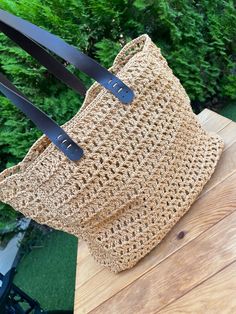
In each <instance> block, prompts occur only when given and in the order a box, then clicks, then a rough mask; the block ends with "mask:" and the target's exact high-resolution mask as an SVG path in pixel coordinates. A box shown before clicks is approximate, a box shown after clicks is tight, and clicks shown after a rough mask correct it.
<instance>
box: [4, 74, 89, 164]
mask: <svg viewBox="0 0 236 314" xmlns="http://www.w3.org/2000/svg"><path fill="white" fill-rule="evenodd" d="M0 91H1V92H2V93H3V94H4V95H5V96H6V97H7V98H9V99H10V100H11V101H12V102H13V103H14V104H15V105H16V107H17V108H19V109H20V110H21V111H22V112H23V113H24V114H25V115H26V116H27V117H28V118H29V119H30V120H32V121H33V123H34V124H35V125H36V126H37V127H38V128H39V129H40V130H41V131H42V132H43V133H45V134H46V135H47V137H48V138H49V139H50V140H51V141H52V142H53V143H54V144H55V145H56V146H57V147H58V148H59V149H60V150H61V151H62V152H63V153H64V154H65V155H66V156H67V157H68V158H69V159H70V160H72V161H77V160H79V159H80V158H81V157H82V156H83V149H82V148H81V147H79V146H78V145H77V144H76V143H75V142H74V141H73V140H72V139H71V138H70V137H69V135H68V134H67V133H66V132H65V131H64V130H63V129H62V128H61V127H60V126H59V125H58V124H57V123H56V122H55V121H54V120H52V119H51V118H50V117H49V116H47V115H46V114H45V113H44V112H43V111H41V110H40V109H38V108H37V107H35V106H34V105H33V104H32V103H31V102H30V101H29V100H28V99H27V98H26V97H25V96H24V95H23V94H22V93H21V92H20V91H19V90H18V89H17V88H16V87H15V86H14V85H13V84H12V83H11V82H10V81H9V80H8V79H7V78H6V77H5V76H4V75H3V74H1V73H0Z"/></svg>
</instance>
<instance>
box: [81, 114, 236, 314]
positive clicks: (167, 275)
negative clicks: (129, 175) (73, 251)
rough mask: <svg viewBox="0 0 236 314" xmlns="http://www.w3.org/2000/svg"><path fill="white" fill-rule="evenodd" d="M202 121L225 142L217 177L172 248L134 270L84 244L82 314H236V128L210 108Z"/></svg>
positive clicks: (167, 242) (172, 238)
mask: <svg viewBox="0 0 236 314" xmlns="http://www.w3.org/2000/svg"><path fill="white" fill-rule="evenodd" d="M198 117H199V120H200V122H201V124H202V125H203V127H204V128H205V129H207V130H209V131H214V132H217V133H219V134H220V135H221V136H222V138H223V139H224V142H225V148H224V152H223V154H222V156H221V159H220V161H219V163H218V166H217V169H216V171H215V173H214V174H213V176H212V178H211V179H210V181H208V183H207V184H206V185H205V187H204V190H203V191H202V193H201V194H200V195H199V197H198V199H197V200H196V201H195V203H194V204H193V205H192V207H191V209H190V210H189V212H188V213H187V214H186V215H185V216H184V217H183V218H182V219H181V220H180V221H179V222H178V224H177V225H176V226H175V227H174V228H173V229H172V230H171V231H170V233H169V234H168V235H167V236H166V238H165V239H164V241H163V242H162V243H161V244H160V245H158V246H157V247H156V248H155V249H154V250H153V251H152V252H151V253H150V254H148V255H147V256H146V257H145V258H144V259H143V260H142V261H141V262H139V263H138V264H137V265H136V266H135V267H134V268H132V269H130V270H127V271H124V272H121V273H119V274H117V275H116V274H113V273H111V272H109V271H108V270H106V269H103V268H102V267H100V266H99V265H97V264H96V263H95V262H94V260H93V258H92V257H91V256H90V255H89V254H88V249H87V247H86V245H85V243H84V242H83V241H80V242H79V246H78V260H77V276H76V277H77V278H76V290H75V313H76V314H81V313H101V314H116V313H119V314H129V313H132V314H138V313H141V314H150V313H173V314H176V313H177V314H178V313H189V314H196V313H199V314H203V313H204V314H206V313H207V314H208V313H214V314H216V313H219V314H227V313H229V314H234V313H236V123H234V122H232V121H231V120H229V119H227V118H224V117H222V116H220V115H219V114H216V113H214V112H212V111H210V110H207V109H205V110H204V111H202V112H201V113H200V114H199V116H198ZM181 231H184V232H185V236H184V237H183V238H182V239H179V237H178V234H179V233H180V232H181Z"/></svg>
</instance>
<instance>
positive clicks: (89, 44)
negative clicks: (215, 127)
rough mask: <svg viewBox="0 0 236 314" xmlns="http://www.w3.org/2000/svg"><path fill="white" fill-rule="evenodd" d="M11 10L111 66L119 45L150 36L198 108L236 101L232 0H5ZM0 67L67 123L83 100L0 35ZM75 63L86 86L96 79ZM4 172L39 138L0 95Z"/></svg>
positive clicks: (235, 14)
mask: <svg viewBox="0 0 236 314" xmlns="http://www.w3.org/2000/svg"><path fill="white" fill-rule="evenodd" d="M0 8H1V9H5V10H8V11H10V12H12V13H14V14H16V15H19V16H21V17H23V18H25V19H28V20H29V21H31V22H33V23H35V24H37V25H39V26H42V27H44V28H46V29H48V30H49V31H52V32H53V33H55V34H57V35H59V36H61V37H63V38H64V39H65V40H66V41H67V42H68V43H71V44H73V45H75V46H77V47H78V48H79V49H81V50H82V51H84V52H85V53H87V54H88V55H90V56H92V57H94V58H96V59H97V60H98V61H99V62H101V63H102V64H103V65H104V66H106V67H109V66H110V65H111V64H112V61H113V59H114V57H115V55H116V54H117V52H118V51H119V50H120V49H121V47H122V46H123V45H124V44H125V43H126V42H128V41H129V40H131V39H132V38H135V37H137V36H139V35H140V34H142V33H147V34H149V35H150V37H151V38H152V39H153V41H154V42H155V43H156V44H157V45H158V46H159V47H160V48H161V49H162V53H163V55H164V56H165V57H166V59H167V60H168V63H169V65H170V66H171V67H172V69H173V71H174V73H175V74H176V75H177V76H178V77H179V79H180V80H181V82H182V84H183V85H184V87H185V88H186V90H187V93H188V95H189V96H190V98H191V100H192V104H193V107H194V108H195V109H198V110H199V109H202V108H203V107H204V106H206V105H207V106H212V103H217V102H219V103H226V102H227V101H228V100H233V99H236V78H235V72H236V62H235V61H236V43H235V38H236V9H235V7H234V2H233V1H231V0H227V1H223V0H215V1H209V0H202V1H194V0H178V1H173V0H158V1H155V0H149V1H144V0H135V1H128V0H114V1H108V0H90V1H86V0H1V4H0ZM0 52H1V53H0V67H1V71H3V72H4V73H5V74H6V75H7V77H8V78H9V79H10V80H11V81H13V82H14V84H16V85H17V87H18V88H19V89H20V90H21V91H22V92H24V93H25V94H26V95H27V96H28V97H29V98H30V99H31V100H32V101H33V102H34V103H35V104H36V105H37V106H38V107H39V108H42V109H43V110H45V111H46V112H47V113H48V114H49V115H50V116H51V117H52V118H53V119H55V120H56V121H58V123H60V124H62V123H64V122H66V121H67V120H69V119H70V118H71V117H72V116H73V115H74V114H75V113H76V112H77V111H78V109H79V108H80V106H81V103H82V98H81V97H80V96H78V95H77V94H76V93H75V92H73V91H71V90H70V89H68V88H67V87H66V86H65V85H63V84H62V83H61V82H59V81H57V80H56V79H55V78H53V77H52V75H50V74H49V73H48V72H47V71H46V70H45V69H44V68H43V67H42V66H40V65H39V64H37V62H35V61H34V60H33V59H32V58H31V57H29V56H28V55H27V53H25V52H23V51H22V50H21V49H20V48H19V47H17V46H16V45H15V44H14V43H12V42H11V41H10V40H8V39H7V38H6V37H5V36H4V35H2V34H0ZM69 68H70V69H71V70H72V71H73V72H74V73H76V74H77V75H78V76H79V77H80V78H82V79H84V81H85V83H86V85H87V86H89V85H90V84H91V83H92V80H90V79H89V78H87V77H85V76H84V75H82V74H81V73H78V71H75V70H74V69H73V68H72V67H71V66H69ZM0 124H1V131H0V156H1V158H0V170H2V169H4V168H6V167H9V166H11V165H14V164H16V163H17V162H19V161H20V160H21V159H22V158H23V157H24V155H25V154H26V152H27V151H28V149H29V147H30V146H31V145H32V144H33V142H34V141H35V140H36V139H37V138H38V137H39V136H40V135H41V132H40V131H39V130H37V129H36V128H35V127H34V125H33V124H32V123H31V122H30V121H28V119H27V118H25V116H24V115H23V114H22V113H21V112H19V111H18V110H17V109H16V108H15V107H14V106H13V105H12V104H10V103H9V102H8V101H7V100H6V99H5V98H3V97H0Z"/></svg>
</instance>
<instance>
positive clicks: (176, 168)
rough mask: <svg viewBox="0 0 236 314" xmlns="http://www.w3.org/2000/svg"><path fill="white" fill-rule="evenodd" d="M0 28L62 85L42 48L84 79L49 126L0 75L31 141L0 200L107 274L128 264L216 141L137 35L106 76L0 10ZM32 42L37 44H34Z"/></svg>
mask: <svg viewBox="0 0 236 314" xmlns="http://www.w3.org/2000/svg"><path fill="white" fill-rule="evenodd" d="M0 20H1V24H0V28H1V30H2V31H3V32H5V34H7V35H8V36H9V37H10V38H12V39H13V40H15V41H16V42H18V43H19V44H20V45H21V47H22V48H24V49H26V50H27V51H28V52H30V53H31V54H32V55H33V56H34V57H35V58H37V59H38V60H39V61H40V62H41V63H42V64H44V65H45V66H46V67H47V68H48V69H49V70H50V71H51V72H52V73H54V74H55V75H56V76H57V77H59V78H60V79H62V80H63V81H64V82H66V83H67V84H68V85H69V86H71V87H72V88H74V89H75V90H76V89H77V90H78V91H79V92H80V93H82V92H83V87H82V84H81V82H80V81H78V79H77V78H75V77H74V76H73V75H72V74H71V73H70V72H68V71H67V70H66V68H64V67H63V66H62V64H60V63H59V62H57V61H56V60H55V59H53V57H52V56H51V55H50V54H49V53H48V52H47V51H46V50H44V49H43V48H42V46H44V47H46V48H48V49H50V50H51V51H53V52H54V53H57V54H58V55H60V56H61V57H63V58H64V59H65V60H67V61H68V62H70V63H72V64H74V65H75V66H77V67H78V68H79V69H81V70H82V71H84V72H85V73H87V74H88V75H90V76H92V77H93V78H94V79H95V80H96V82H95V83H93V84H92V86H91V87H90V88H89V89H88V90H87V92H86V95H85V100H84V103H83V105H82V108H81V109H80V110H79V111H78V112H77V114H76V115H75V116H74V117H73V118H72V119H71V120H69V121H67V122H66V123H65V124H63V125H62V126H58V125H57V124H56V123H55V122H54V121H53V120H51V119H49V117H47V116H46V115H45V114H44V113H43V112H42V111H39V110H38V109H37V108H36V107H34V106H33V105H32V104H31V103H30V102H29V100H27V99H26V97H25V96H24V95H22V94H21V93H20V92H19V91H18V90H17V89H16V88H15V87H14V86H13V85H11V83H10V82H9V81H8V80H7V79H6V78H5V77H3V76H1V83H0V89H1V91H2V93H4V94H5V95H6V96H7V97H9V98H10V99H11V100H12V102H14V104H15V105H17V106H18V107H19V108H20V109H21V110H22V111H23V112H24V113H25V114H26V115H27V116H28V117H29V118H31V119H32V121H34V122H35V124H36V125H37V126H38V127H40V128H41V130H43V132H44V135H43V136H41V137H40V138H39V139H38V140H37V141H36V142H35V143H34V144H33V146H32V147H31V148H30V149H29V151H28V153H27V155H26V156H25V158H24V159H23V160H22V161H21V162H20V163H19V164H17V165H15V166H13V167H11V168H8V169H6V170H4V171H3V172H2V173H1V174H0V200H1V201H3V202H5V203H7V204H9V205H11V206H12V207H13V208H15V209H16V210H17V211H20V212H21V213H23V214H24V215H25V216H26V217H30V218H32V219H34V220H35V221H37V222H38V223H41V224H47V225H48V226H51V227H53V228H56V229H59V230H64V231H66V232H69V233H71V234H74V235H76V236H78V237H80V238H82V239H84V240H85V241H86V242H87V244H88V247H89V250H90V252H91V254H92V255H93V257H94V258H95V260H96V261H97V262H98V263H100V264H102V265H104V266H105V267H107V268H108V269H110V270H111V271H113V272H120V271H122V270H124V269H128V268H131V267H132V266H134V265H135V264H136V263H137V262H138V261H139V260H140V259H141V258H142V257H144V256H145V255H146V254H147V253H148V252H150V251H151V250H152V249H153V248H154V247H155V246H156V245H158V243H160V241H161V240H162V239H163V238H164V237H165V235H166V234H167V233H168V232H169V231H170V229H171V228H172V227H173V226H174V225H175V224H176V223H177V221H178V220H179V219H180V218H181V217H182V216H183V215H184V214H185V213H186V212H187V211H188V209H189V208H190V205H191V204H192V203H193V202H194V200H195V199H196V198H197V196H198V194H199V193H200V192H201V190H202V188H203V186H204V185H205V184H206V182H207V181H208V180H209V178H210V177H211V175H212V173H213V172H214V169H215V167H216V165H217V162H218V160H219V158H220V155H221V152H222V150H223V146H224V143H223V141H222V139H221V138H220V137H219V136H218V135H216V134H214V133H208V132H206V131H205V130H204V129H203V128H202V127H201V125H200V124H199V122H198V120H197V118H196V116H195V114H194V113H193V111H192V109H191V106H190V99H189V97H188V96H187V94H186V92H185V90H184V88H183V87H182V85H181V83H180V81H179V79H178V78H176V77H175V76H174V74H173V72H172V70H171V69H170V68H169V66H168V64H167V62H166V60H165V58H164V57H163V56H162V55H161V52H160V49H159V48H158V47H157V46H156V45H155V44H154V43H153V42H152V40H151V39H150V37H149V36H148V35H146V34H143V35H141V36H139V37H138V38H136V39H134V40H132V41H131V42H129V43H128V44H126V45H125V46H124V47H123V48H122V49H121V51H120V52H119V53H118V55H117V56H116V58H115V60H114V63H113V65H112V67H111V68H109V69H108V70H107V69H104V68H103V67H102V66H101V65H99V64H98V63H96V62H95V61H94V60H92V59H90V58H89V57H87V56H85V55H84V54H83V53H82V52H79V51H78V50H76V49H75V48H74V47H72V46H69V45H68V44H66V43H65V42H63V41H62V40H61V39H59V38H58V37H56V36H54V35H52V34H49V33H47V32H46V31H45V30H42V29H40V28H37V27H36V26H34V25H32V24H30V23H28V22H26V21H23V20H21V19H19V18H17V17H14V16H12V15H11V14H9V13H6V12H4V11H0ZM38 44H40V45H38Z"/></svg>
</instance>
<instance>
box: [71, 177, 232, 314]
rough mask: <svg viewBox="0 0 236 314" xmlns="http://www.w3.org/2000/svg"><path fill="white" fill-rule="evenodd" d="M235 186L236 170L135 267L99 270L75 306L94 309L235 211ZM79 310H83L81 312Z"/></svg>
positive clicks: (195, 204) (84, 288)
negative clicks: (117, 271) (182, 235)
mask: <svg viewBox="0 0 236 314" xmlns="http://www.w3.org/2000/svg"><path fill="white" fill-rule="evenodd" d="M235 185H236V173H235V174H234V175H232V176H231V177H229V178H228V179H227V180H226V181H225V182H224V184H221V185H217V186H216V187H215V188H214V189H212V190H211V191H210V192H209V193H208V194H206V195H205V196H203V197H202V198H199V199H198V200H197V201H196V202H195V203H194V204H193V205H192V208H191V210H190V211H189V212H188V213H187V214H186V215H185V216H184V217H182V219H181V220H180V221H179V222H178V224H176V225H175V226H174V228H173V229H172V230H171V231H170V232H169V234H168V235H167V237H166V238H165V239H164V240H163V241H162V242H161V243H160V244H159V245H158V246H157V247H156V248H155V249H154V250H153V251H152V252H150V254H148V255H147V256H146V257H144V258H143V259H142V260H141V261H140V262H139V263H138V264H137V265H136V266H135V267H134V268H132V269H130V270H128V271H125V272H122V273H120V274H118V275H115V274H113V273H111V272H109V271H108V270H106V269H102V268H101V269H102V270H101V271H100V272H99V273H97V274H96V275H95V276H93V277H92V278H90V280H89V281H87V282H85V283H84V284H83V285H82V286H80V287H79V289H78V290H77V292H76V293H77V295H78V297H77V298H76V300H75V308H80V309H84V313H87V312H86V311H87V310H91V309H93V308H94V307H95V306H98V305H99V304H101V303H102V302H104V301H105V300H107V299H109V298H110V297H112V296H113V295H114V294H116V293H118V292H119V291H120V290H121V289H123V287H126V286H128V285H129V284H131V283H132V282H133V281H134V280H136V279H137V278H139V277H141V276H142V275H143V274H144V273H145V272H148V271H149V270H150V269H151V268H152V267H154V266H156V265H158V264H159V263H160V262H162V261H163V260H164V259H166V258H167V257H168V256H170V255H171V254H172V253H173V252H175V251H177V250H178V249H180V248H181V247H183V246H184V245H186V244H187V243H188V242H190V241H191V240H193V239H194V238H196V237H197V236H199V235H200V234H201V233H203V232H204V231H206V230H207V229H208V228H209V227H211V226H212V225H214V224H215V223H217V222H218V221H219V220H220V219H222V218H224V217H225V216H227V215H228V214H230V213H232V212H233V211H234V210H235V208H236V193H235ZM219 195H221V197H219ZM216 199H217V202H216ZM180 231H185V233H186V235H185V237H184V238H183V239H181V240H179V239H178V238H177V235H178V234H179V232H180ZM88 259H90V263H89V264H90V265H92V264H94V263H95V262H94V261H93V258H92V257H91V256H89V257H88ZM77 313H83V312H79V311H78V312H77Z"/></svg>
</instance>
